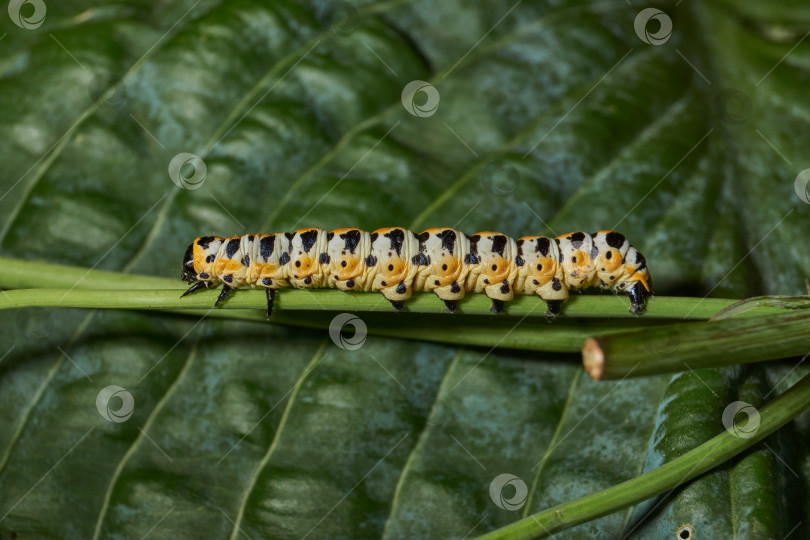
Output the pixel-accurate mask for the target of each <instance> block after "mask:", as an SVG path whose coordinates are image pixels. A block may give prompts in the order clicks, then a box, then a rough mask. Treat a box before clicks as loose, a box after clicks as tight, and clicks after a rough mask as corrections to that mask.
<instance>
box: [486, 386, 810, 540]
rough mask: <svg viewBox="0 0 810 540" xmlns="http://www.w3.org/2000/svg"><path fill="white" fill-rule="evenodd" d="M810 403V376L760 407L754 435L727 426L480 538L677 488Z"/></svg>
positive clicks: (564, 521) (542, 529) (544, 531)
mask: <svg viewBox="0 0 810 540" xmlns="http://www.w3.org/2000/svg"><path fill="white" fill-rule="evenodd" d="M809 405H810V375H808V376H806V377H804V378H803V379H802V380H800V381H799V382H798V383H796V384H795V385H793V386H792V387H791V388H790V389H789V390H788V391H787V392H785V393H784V394H782V395H781V396H779V397H778V398H776V399H774V400H773V401H771V402H770V403H768V404H766V405H764V406H763V407H762V408H761V409H760V411H759V413H760V423H759V428H758V429H757V430H756V432H755V433H754V434H753V435H752V436H750V437H740V436H737V435H734V434H733V433H732V431H733V429H732V430H731V431H724V432H723V433H721V434H720V435H717V436H716V437H714V438H712V439H710V440H708V441H706V442H705V443H703V444H701V445H700V446H698V447H697V448H694V449H692V450H690V451H689V452H687V453H686V454H684V455H682V456H680V457H678V458H676V459H674V460H672V461H670V462H669V463H667V464H666V465H662V466H661V467H659V468H657V469H655V470H652V471H650V472H648V473H645V474H642V475H641V476H637V477H636V478H633V479H632V480H628V481H627V482H623V483H621V484H618V485H616V486H613V487H611V488H608V489H606V490H604V491H600V492H598V493H594V494H592V495H588V496H586V497H583V498H581V499H577V500H575V501H571V502H567V503H564V504H560V505H557V506H554V507H551V508H549V509H547V510H544V511H542V512H538V513H536V514H533V515H531V516H528V517H526V518H523V519H521V520H519V521H516V522H514V523H512V524H510V525H507V526H506V527H502V528H500V529H497V530H495V531H492V532H490V533H488V534H485V535H483V536H481V537H479V538H480V539H486V540H494V539H500V540H507V539H508V540H516V539H523V538H543V537H546V536H548V535H551V534H554V533H556V532H558V531H561V530H563V529H566V528H568V527H572V526H574V525H577V524H579V523H584V522H586V521H590V520H592V519H596V518H598V517H601V516H604V515H607V514H610V513H612V512H616V511H618V510H621V509H622V508H626V507H628V506H631V505H634V504H638V503H640V502H641V501H644V500H646V499H649V498H650V497H654V496H656V495H660V494H662V493H666V492H668V491H671V490H674V489H676V488H677V487H678V486H680V485H682V484H684V483H686V482H688V481H689V480H691V479H693V478H695V477H697V476H699V475H701V474H703V473H705V472H706V471H709V470H711V469H713V468H715V467H717V466H718V465H720V464H721V463H723V462H725V461H727V460H728V459H730V458H732V457H734V456H736V455H737V454H739V453H740V452H742V451H743V450H745V449H746V448H749V447H751V446H753V445H754V444H756V443H757V442H759V441H761V440H762V439H764V438H765V437H767V436H768V435H770V434H771V433H773V432H774V431H776V430H777V429H779V428H780V427H782V426H783V425H785V424H786V423H788V422H789V421H790V420H792V419H793V418H794V417H795V416H796V415H797V414H799V413H800V412H801V411H803V410H804V409H805V408H807V407H808V406H809ZM744 422H747V420H744ZM746 428H748V426H747V424H746ZM745 435H748V433H745Z"/></svg>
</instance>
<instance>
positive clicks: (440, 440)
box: [0, 0, 810, 538]
mask: <svg viewBox="0 0 810 540" xmlns="http://www.w3.org/2000/svg"><path fill="white" fill-rule="evenodd" d="M46 4H47V15H46V18H45V20H44V23H43V24H42V26H40V27H38V28H35V29H23V28H20V27H18V26H17V25H15V24H12V22H9V21H8V20H4V22H3V29H2V34H0V35H3V36H5V37H4V38H1V39H3V40H2V42H0V73H2V78H0V111H2V114H0V134H2V138H3V140H4V142H5V145H4V147H3V150H2V151H1V152H2V163H3V168H2V194H0V196H2V199H0V215H1V216H2V228H0V242H2V243H1V244H0V245H1V246H2V253H3V255H5V256H15V257H20V258H25V259H32V260H35V259H47V260H49V261H52V262H60V263H70V264H78V265H83V266H93V267H98V268H108V269H117V270H125V271H131V272H140V273H148V274H155V275H164V276H175V275H177V273H178V272H179V264H180V258H181V255H182V253H183V249H184V248H185V246H186V245H187V244H188V242H189V240H190V239H191V238H193V237H195V236H198V235H200V234H203V233H214V234H234V233H244V232H247V231H270V230H273V231H275V230H286V229H291V228H293V227H295V226H297V225H313V226H320V227H324V228H336V227H339V226H349V225H357V226H361V227H365V228H368V229H373V228H376V227H381V226H387V225H395V224H397V225H404V226H411V227H414V228H420V227H427V226H432V225H455V226H457V227H459V228H461V229H464V230H467V231H469V232H475V231H476V230H482V229H489V228H493V229H498V230H501V231H503V232H504V233H507V234H512V235H521V234H530V233H539V232H547V233H563V232H567V231H569V230H579V229H584V230H596V229H600V228H611V227H616V228H618V229H619V230H621V231H623V232H624V233H625V234H627V235H628V236H629V237H630V238H631V240H632V241H633V242H634V244H636V245H637V246H638V247H639V248H640V249H641V250H642V251H643V252H644V253H645V255H646V256H647V261H648V264H649V266H650V268H651V269H652V272H653V274H654V278H655V283H656V290H657V291H658V292H659V293H668V294H695V293H698V294H700V293H702V294H706V293H711V294H715V295H721V294H722V295H725V296H744V295H746V294H755V293H780V294H795V293H801V292H802V291H804V287H805V285H804V284H805V278H806V276H807V275H808V274H810V249H808V247H807V242H806V241H805V238H806V231H807V230H808V227H809V226H810V206H808V205H807V204H805V203H804V202H802V200H800V198H798V197H797V196H796V193H795V191H794V179H795V178H796V176H797V174H798V173H799V171H801V170H802V169H804V168H806V167H808V166H810V164H809V163H810V162H808V160H807V158H806V156H805V150H806V148H807V146H808V143H810V141H809V140H808V135H807V133H808V129H807V122H808V120H810V109H808V107H807V102H806V99H805V95H806V91H805V89H806V86H807V84H806V83H807V81H808V78H810V70H808V65H810V41H804V37H806V35H807V34H806V32H807V28H808V25H810V9H808V8H807V7H806V5H805V4H804V3H802V2H799V0H792V1H789V2H788V1H786V2H782V3H780V4H778V5H774V4H773V3H770V4H769V5H768V8H767V10H763V8H762V7H761V6H760V3H758V2H755V1H754V0H746V1H743V2H733V3H732V2H729V1H721V0H715V1H708V0H704V1H697V2H670V3H660V4H659V7H661V8H662V9H664V10H665V11H666V13H667V14H668V15H667V16H668V17H669V18H670V19H671V21H672V22H673V26H674V30H673V33H672V35H671V36H670V37H669V39H667V40H665V42H664V43H662V44H660V45H653V44H649V43H645V42H644V41H643V40H642V39H641V38H640V37H639V35H637V33H636V31H635V29H634V21H635V20H636V17H637V16H638V15H639V12H640V10H641V7H638V6H631V5H628V3H627V2H625V1H624V0H613V1H606V2H586V1H584V0H565V1H551V0H549V1H538V2H528V1H526V2H518V3H514V2H513V1H511V0H503V1H500V0H491V1H488V2H478V3H471V2H461V1H444V2H426V1H422V2H416V1H415V2H406V1H389V2H358V3H357V4H356V5H355V6H352V5H350V4H346V3H339V2H332V3H326V2H323V1H315V0H313V1H304V0H301V1H298V2H293V1H277V2H272V3H267V5H260V4H259V3H254V2H247V1H231V2H218V1H216V0H205V1H198V2H191V1H190V0H184V1H182V2H171V3H163V2H157V3H154V5H145V4H142V3H140V2H134V1H132V2H127V1H122V2H118V3H116V4H110V5H105V6H96V7H92V8H89V9H88V8H87V6H85V5H81V4H80V3H78V2H72V1H62V2H52V1H48V0H46ZM676 4H677V6H676ZM645 7H646V6H645ZM21 9H23V12H22V14H23V16H25V17H32V12H33V4H26V5H24V6H22V8H21ZM347 16H348V19H347V18H345V17H347ZM657 24H659V23H657V22H655V21H649V23H648V26H647V29H648V31H650V32H651V33H652V34H653V35H658V34H659V33H660V32H659V29H658V27H657V26H656V25H657ZM641 35H642V36H644V34H643V33H641ZM648 41H649V39H648ZM414 80H421V81H426V82H429V83H430V84H432V85H433V86H434V87H435V88H436V89H437V92H438V95H439V96H440V101H439V105H438V108H437V109H436V110H435V114H432V115H430V116H417V115H413V114H410V113H409V112H408V111H406V109H405V107H404V106H403V104H402V96H401V94H402V91H403V88H404V87H405V86H406V84H408V83H409V82H411V81H414ZM425 98H426V95H425V93H420V94H417V96H416V98H415V104H416V105H417V106H420V107H421V106H423V105H424V101H423V100H424V99H425ZM183 152H188V153H193V154H196V155H197V156H199V157H200V158H202V159H203V160H204V162H205V164H206V167H207V176H206V178H205V180H204V182H203V184H202V186H199V189H193V190H184V189H180V188H178V187H176V186H175V184H174V183H173V182H172V180H171V179H170V178H169V175H168V174H167V170H168V167H169V163H170V161H171V160H172V159H173V158H174V157H175V156H176V155H178V154H180V153H183ZM185 172H186V173H187V174H188V173H189V171H187V170H186V171H185ZM653 301H654V300H653ZM401 316H402V317H403V320H404V319H406V318H408V317H410V315H408V314H406V313H405V314H401ZM460 316H463V315H460ZM0 317H2V322H3V324H2V325H0V336H2V343H3V350H2V351H0V354H5V356H4V357H3V358H2V360H0V404H1V406H2V411H3V414H2V415H0V534H2V535H4V536H6V535H8V534H10V533H11V532H12V531H13V532H15V533H17V534H18V535H20V536H21V537H60V538H61V537H76V538H86V537H94V536H95V537H105V538H106V537H113V538H129V537H142V536H144V535H150V536H152V537H200V536H206V537H226V536H230V537H232V538H237V537H239V536H240V535H245V536H247V537H250V538H259V537H274V538H293V537H296V538H300V537H311V538H316V537H317V538H320V537H323V538H326V537H329V538H333V537H347V538H356V537H369V538H373V537H380V536H384V537H387V538H412V537H420V536H421V537H447V536H454V537H464V536H465V535H466V536H470V535H475V534H479V533H482V532H485V531H488V530H491V529H494V528H496V527H498V526H500V525H504V524H507V523H509V522H511V521H514V520H516V519H518V518H520V517H521V516H522V515H525V514H528V513H531V512H535V511H537V510H540V509H542V508H546V507H549V506H552V505H554V504H556V503H560V502H564V501H567V500H570V499H572V498H575V497H578V496H582V495H584V494H587V493H591V492H593V491H597V490H600V489H604V488H606V487H608V486H610V485H613V484H615V483H618V482H620V481H623V480H626V479H628V478H631V477H634V476H636V475H637V474H639V473H641V472H643V471H645V470H649V469H651V468H654V467H656V466H658V465H659V464H660V463H662V462H664V461H666V460H667V459H671V458H672V457H675V456H678V455H681V454H682V453H684V452H685V451H687V450H688V449H689V448H691V447H693V446H695V445H697V444H699V443H701V442H703V441H705V440H707V439H708V438H710V437H711V436H713V435H715V434H717V433H719V432H720V431H722V430H723V429H724V426H723V422H722V413H723V411H724V409H725V407H726V405H727V404H729V403H731V402H732V401H735V400H741V401H746V402H749V403H752V404H753V405H754V406H757V405H758V404H759V403H761V402H763V401H766V400H768V399H771V398H772V397H773V396H774V395H775V394H776V393H777V392H779V391H781V390H783V389H784V388H785V387H786V386H787V385H788V384H789V383H790V382H791V381H793V380H796V379H797V378H798V376H799V375H800V374H802V373H804V372H806V371H807V370H806V369H805V368H804V367H800V368H798V369H795V370H793V369H791V368H790V367H789V366H777V367H769V368H767V369H765V368H759V367H751V368H745V369H742V368H740V369H734V370H723V371H720V370H718V371H694V372H693V371H689V372H686V373H685V374H683V375H679V376H677V377H674V378H672V379H671V380H670V378H662V377H653V378H646V379H641V380H631V379H628V380H625V381H619V382H599V383H597V382H594V381H591V380H590V379H588V378H587V377H586V376H585V375H584V374H583V373H582V370H581V368H580V367H579V365H578V358H577V357H576V356H564V355H559V354H554V355H551V354H549V355H547V356H542V357H537V356H536V355H532V356H529V355H524V354H520V353H515V352H501V351H498V350H496V351H487V350H479V349H475V348H470V349H456V348H455V347H451V346H444V345H435V344H425V343H419V342H413V341H400V340H394V339H387V338H381V337H376V338H372V337H369V338H368V339H367V340H366V342H365V343H364V344H363V346H362V347H361V348H359V349H357V350H353V351H352V350H343V349H341V348H339V347H337V346H336V345H335V344H333V342H332V341H331V340H330V339H329V337H328V334H327V333H326V332H325V331H323V332H322V331H314V330H296V329H290V328H279V327H274V326H272V325H260V324H254V323H237V322H232V321H212V320H209V319H203V320H202V321H198V320H189V319H187V318H182V317H179V316H178V317H174V316H169V315H159V314H148V315H146V314H135V313H126V314H123V313H110V312H86V311H80V310H51V311H43V310H34V311H31V310H25V311H20V312H16V313H15V312H8V311H6V312H3V313H0ZM410 322H412V320H411V321H410ZM505 339H508V336H507V337H506V338H505ZM673 346H674V347H677V339H676V340H674V343H673ZM6 351H8V352H6ZM665 353H666V351H662V354H665ZM110 385H116V386H120V387H123V388H124V389H126V391H128V392H129V393H131V395H132V396H133V398H134V411H133V414H132V416H131V417H130V418H129V419H127V420H126V421H123V422H112V421H108V420H106V419H105V418H103V417H102V415H101V414H100V413H99V410H97V408H96V399H97V396H98V395H99V392H100V391H101V390H102V389H103V388H105V387H108V386H110ZM117 399H118V398H115V399H114V400H113V401H112V402H111V403H110V405H111V407H112V408H113V409H117V408H118V407H119V406H120V405H121V403H122V402H121V401H117ZM102 410H104V409H103V408H102ZM808 429H810V426H808V418H804V417H801V418H800V419H799V420H797V421H796V422H794V423H793V424H792V425H791V426H789V427H788V428H786V429H785V430H783V431H781V432H779V433H777V434H776V435H775V436H773V437H771V438H769V439H768V440H767V441H768V442H767V444H765V445H758V446H755V447H754V448H752V449H751V451H750V452H747V453H746V454H744V455H743V456H741V457H740V458H738V459H737V460H735V461H733V462H732V463H730V464H727V465H726V466H724V467H723V468H721V469H720V470H717V471H715V472H712V473H709V474H707V475H704V476H703V477H701V478H698V479H697V480H695V481H693V482H692V483H690V484H689V485H687V486H683V487H681V488H679V489H678V490H676V491H674V492H672V493H670V494H669V495H668V496H666V497H663V498H659V499H656V500H653V501H649V502H648V503H647V504H646V505H641V506H639V507H637V508H635V509H628V510H627V511H624V512H620V513H617V514H615V515H610V516H606V517H604V518H602V519H599V520H597V521H594V522H592V523H588V524H584V525H581V526H578V527H577V528H575V529H572V530H571V531H568V533H566V535H567V536H570V537H578V538H586V537H587V538H593V537H599V538H614V537H618V536H620V535H622V534H631V535H632V536H638V537H650V538H660V537H666V536H671V535H673V534H674V533H675V532H676V531H678V532H680V530H681V529H682V528H683V526H686V525H688V526H689V527H691V528H692V530H693V531H694V533H695V534H697V535H700V536H701V537H721V536H726V535H730V534H737V535H739V536H751V537H753V536H763V537H764V536H772V537H782V536H784V535H786V534H788V533H791V534H793V535H794V537H800V536H807V535H808V534H810V528H809V526H808V523H810V502H809V501H808V497H807V493H808V490H810V460H808V456H809V455H810V453H808V448H807V442H806V441H807V437H808ZM504 473H509V474H513V475H516V476H517V477H519V478H520V479H521V481H522V482H524V483H525V484H526V486H527V490H528V496H527V499H526V501H525V504H523V505H522V506H521V505H520V504H519V505H518V506H520V508H518V509H517V510H515V511H510V510H507V509H504V508H502V506H503V503H502V502H501V499H499V498H496V499H492V498H491V497H490V483H491V482H492V481H493V479H495V478H496V477H497V476H499V475H501V474H504ZM510 489H513V488H509V487H507V488H505V490H504V491H503V492H502V495H503V496H504V497H506V498H507V499H509V498H511V496H512V492H510V491H509V490H510ZM496 500H497V501H498V504H496Z"/></svg>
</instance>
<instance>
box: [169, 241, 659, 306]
mask: <svg viewBox="0 0 810 540" xmlns="http://www.w3.org/2000/svg"><path fill="white" fill-rule="evenodd" d="M181 278H182V279H183V280H184V281H186V282H188V283H190V284H191V287H190V288H189V289H188V290H187V291H186V292H185V293H184V294H183V296H185V295H186V294H189V293H192V292H194V291H196V290H199V289H202V288H212V287H216V286H218V285H220V284H222V286H223V287H222V292H221V293H220V295H219V298H218V299H217V302H216V305H219V304H220V303H221V302H222V301H223V300H224V299H225V298H226V297H227V296H228V294H230V292H231V291H232V290H233V289H236V288H239V287H244V286H247V285H249V286H251V287H257V288H264V289H265V290H266V291H267V307H268V316H269V315H270V314H271V313H272V309H273V302H274V300H275V294H276V290H277V289H281V288H284V287H290V286H292V287H295V288H302V289H303V288H327V287H330V288H338V289H340V290H343V291H380V292H381V293H382V294H383V296H384V297H385V298H386V299H388V300H389V301H390V302H391V304H392V306H393V307H394V309H395V310H399V309H402V308H403V307H404V306H405V301H406V300H408V298H410V297H411V295H412V293H413V291H433V292H435V293H436V295H437V296H438V297H439V298H440V299H441V300H443V301H444V302H445V304H446V306H447V309H448V311H455V310H456V309H457V303H458V301H459V300H460V299H462V298H463V297H464V295H465V294H466V293H468V292H469V293H482V292H483V293H484V294H486V295H487V297H489V298H490V299H492V308H491V309H492V311H493V312H494V313H499V312H501V311H503V309H504V304H505V303H506V302H508V301H510V300H511V299H512V298H513V297H514V295H516V294H521V295H526V294H529V295H537V296H539V297H540V298H542V299H543V300H545V301H546V302H547V304H548V311H547V314H548V315H549V316H551V317H554V316H556V315H559V313H560V309H561V306H562V303H563V302H564V301H565V300H566V299H567V298H568V296H569V291H570V290H579V289H584V288H587V287H600V288H603V289H611V290H613V291H615V292H624V293H627V294H628V295H629V296H630V300H631V307H630V312H631V313H641V312H643V311H644V309H645V307H646V300H647V297H648V296H650V294H651V287H652V282H651V278H650V273H649V270H648V269H647V265H646V261H645V260H644V257H643V256H642V255H641V253H639V252H638V251H637V250H636V249H635V248H634V247H633V246H631V245H630V243H629V242H628V241H627V239H626V238H625V237H624V236H623V235H622V234H620V233H617V232H613V231H598V232H596V233H593V234H588V233H584V232H573V233H569V234H565V235H562V236H558V237H557V238H549V237H545V236H524V237H522V238H519V239H517V240H514V239H512V238H510V237H508V236H506V235H504V234H501V233H498V232H492V231H486V232H480V233H478V234H475V235H472V236H467V235H465V234H464V233H462V232H461V231H458V230H455V229H451V228H434V229H428V230H426V231H425V232H423V233H421V234H419V235H415V234H414V233H413V232H411V231H409V230H407V229H403V228H401V227H390V228H385V229H379V230H376V231H374V232H372V233H368V232H366V231H362V230H360V229H357V228H345V229H337V230H334V231H331V232H327V231H325V230H323V229H317V228H307V229H300V230H298V231H295V232H293V233H274V234H248V235H244V236H233V237H227V238H220V237H217V236H203V237H200V238H197V239H196V240H194V242H193V243H192V244H191V245H190V246H189V247H188V249H187V250H186V253H185V256H184V258H183V273H182V275H181Z"/></svg>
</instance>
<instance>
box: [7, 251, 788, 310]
mask: <svg viewBox="0 0 810 540" xmlns="http://www.w3.org/2000/svg"><path fill="white" fill-rule="evenodd" d="M0 268H2V269H3V271H2V272H0V288H3V289H34V288H36V289H39V288H43V289H69V290H70V292H69V293H68V294H67V295H66V294H65V291H62V292H59V293H54V294H53V295H49V294H47V293H44V292H30V293H27V294H24V295H21V296H19V297H15V298H14V300H13V301H10V300H9V299H8V298H6V299H3V298H0V300H4V302H3V303H0V309H3V308H6V309H7V308H10V307H26V306H41V307H104V308H119V309H170V310H188V309H206V310H207V309H208V308H210V306H212V305H213V303H214V300H215V298H216V295H217V293H216V292H215V291H200V292H198V293H195V294H193V295H190V296H188V297H185V298H183V299H180V298H179V296H180V294H181V292H182V290H183V289H184V284H183V283H182V282H181V281H180V280H179V279H170V278H162V277H154V276H143V275H133V274H122V273H118V272H108V271H104V270H93V269H86V268H79V267H72V266H63V265H55V264H49V263H42V262H31V261H23V260H19V259H11V258H6V257H0ZM86 289H108V290H109V292H108V293H105V294H99V295H98V296H95V297H92V299H91V297H90V296H85V295H84V290H86ZM132 289H153V290H150V291H138V292H136V291H132ZM157 289H169V290H157ZM128 293H131V296H128ZM0 296H2V295H0ZM93 302H103V305H102V304H93ZM265 302H266V300H265V296H264V292H263V291H259V290H248V289H245V290H239V291H237V292H235V293H233V294H232V295H231V297H230V298H229V299H228V300H227V301H226V302H225V303H224V304H223V305H222V307H223V308H229V309H234V308H253V309H262V307H263V306H264V305H265ZM735 302H736V300H727V299H717V298H706V299H703V298H685V297H665V296H659V297H655V298H652V299H651V300H650V302H649V306H648V308H647V311H646V312H645V313H644V315H641V316H638V315H632V314H630V313H629V311H628V308H629V305H630V304H629V300H628V299H627V298H626V297H625V296H616V295H613V294H610V293H605V294H600V295H574V296H572V297H571V298H570V299H569V300H568V301H566V303H565V305H564V307H563V318H567V317H597V318H603V317H610V318H617V317H618V318H624V319H630V320H632V321H634V324H639V321H646V320H649V319H686V320H706V319H708V318H710V317H712V316H713V315H714V314H715V313H717V312H718V311H720V310H722V309H724V308H727V307H729V306H731V305H733V304H734V303H735ZM490 304H491V302H490V300H489V299H488V298H486V296H485V295H483V294H472V295H468V296H467V297H466V298H464V299H463V300H462V301H461V302H460V309H461V311H462V312H463V313H464V314H465V315H466V314H477V315H486V316H491V313H490V311H489V308H490ZM277 306H278V308H279V309H280V310H291V309H294V310H324V309H327V310H341V311H376V312H390V311H391V306H390V305H389V304H388V302H386V301H385V300H383V299H382V296H381V295H380V294H368V293H346V292H343V291H338V290H335V289H317V290H296V289H288V290H282V291H279V294H278V301H277ZM407 306H408V311H409V312H419V313H444V311H445V306H444V304H443V303H442V302H441V301H439V300H438V299H437V298H436V296H435V295H434V294H433V293H416V294H414V296H413V298H411V299H410V300H408V302H407ZM506 311H507V316H509V315H512V316H518V317H522V316H524V315H526V316H529V317H538V318H541V319H545V311H546V306H545V302H543V301H542V300H540V299H539V298H537V297H534V296H517V297H515V298H514V300H512V301H510V302H509V303H508V304H507V310H506ZM779 311H780V310H779V309H778V308H775V307H770V306H761V307H757V308H755V309H753V310H752V311H751V312H749V313H750V314H761V313H772V312H779ZM403 315H405V314H403ZM249 318H250V319H255V318H256V317H255V316H250V317H249ZM642 324H643V323H642Z"/></svg>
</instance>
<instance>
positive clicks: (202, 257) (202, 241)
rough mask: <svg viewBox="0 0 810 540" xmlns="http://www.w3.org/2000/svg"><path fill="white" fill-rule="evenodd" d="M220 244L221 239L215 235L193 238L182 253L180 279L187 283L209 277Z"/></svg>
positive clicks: (204, 279)
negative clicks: (183, 253)
mask: <svg viewBox="0 0 810 540" xmlns="http://www.w3.org/2000/svg"><path fill="white" fill-rule="evenodd" d="M221 245H222V239H221V238H219V237H217V236H202V237H200V238H197V239H196V240H194V242H192V243H191V245H190V246H188V249H186V253H185V255H183V270H182V273H181V274H180V279H182V280H183V281H185V282H187V283H194V282H195V281H207V280H209V279H211V275H212V272H211V267H212V266H213V263H214V260H215V259H216V255H217V252H218V251H219V247H220V246H221Z"/></svg>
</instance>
